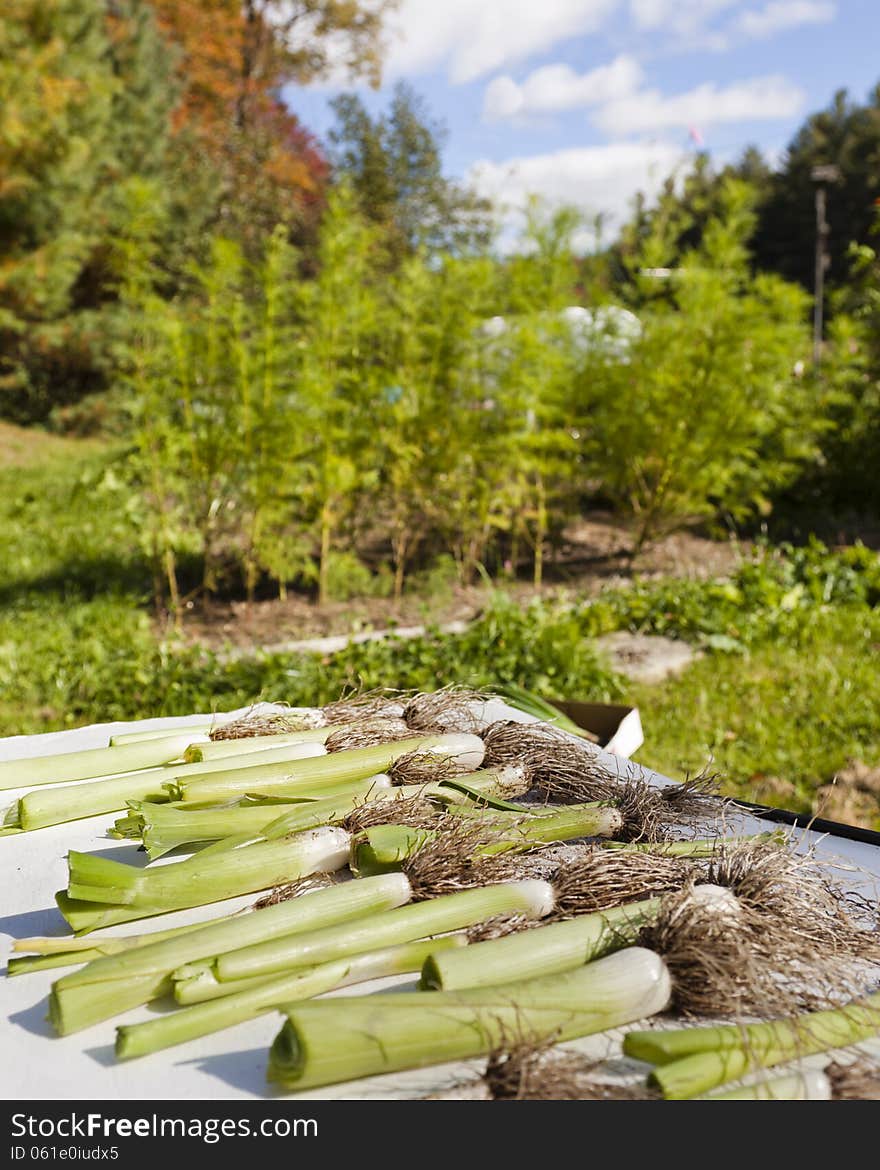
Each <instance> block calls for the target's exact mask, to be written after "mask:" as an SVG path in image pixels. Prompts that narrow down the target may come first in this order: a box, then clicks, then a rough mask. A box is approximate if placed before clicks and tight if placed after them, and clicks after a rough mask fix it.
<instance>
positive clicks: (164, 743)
mask: <svg viewBox="0 0 880 1170" xmlns="http://www.w3.org/2000/svg"><path fill="white" fill-rule="evenodd" d="M197 738H198V737H197V736H196V735H193V734H192V732H187V733H185V734H181V735H177V736H172V737H171V738H167V737H166V738H163V739H158V740H154V741H151V740H147V741H144V742H141V743H133V744H128V745H127V746H125V747H116V748H109V747H103V748H90V749H89V750H87V751H82V752H64V753H62V754H61V755H55V756H33V757H31V758H29V759H23V760H22V759H19V760H0V789H7V788H29V787H33V786H34V785H37V784H63V783H65V781H71V780H91V779H94V778H96V777H99V776H119V775H122V774H124V773H126V772H136V771H138V772H139V771H143V770H145V769H146V768H156V767H160V766H161V765H162V764H168V763H170V762H171V761H172V760H177V759H180V757H181V756H182V755H183V753H184V752H185V751H186V749H187V748H188V747H189V746H190V744H192V743H194V742H195V741H196V739H197ZM204 738H205V739H207V736H205V737H204Z"/></svg>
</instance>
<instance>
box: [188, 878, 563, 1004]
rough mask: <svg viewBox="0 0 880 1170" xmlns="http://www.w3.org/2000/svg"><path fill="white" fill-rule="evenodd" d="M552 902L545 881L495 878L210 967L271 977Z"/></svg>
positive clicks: (538, 911) (225, 976) (230, 975)
mask: <svg viewBox="0 0 880 1170" xmlns="http://www.w3.org/2000/svg"><path fill="white" fill-rule="evenodd" d="M385 876H387V877H392V876H394V875H392V874H387V875H385ZM361 880H363V881H375V880H376V879H375V878H363V879H361ZM552 906H553V890H552V888H551V887H550V886H549V885H548V884H547V883H546V882H541V881H535V880H525V881H518V882H499V883H496V884H493V885H489V886H483V887H482V888H480V889H475V890H463V891H461V892H460V893H456V894H446V895H444V896H443V897H440V898H432V899H431V900H430V901H427V902H419V903H416V904H413V905H409V906H401V907H399V908H398V909H396V910H389V911H387V913H385V914H381V915H376V916H374V917H373V918H371V919H370V920H369V921H360V922H350V923H345V924H343V925H342V926H329V927H326V928H325V929H323V930H318V931H314V932H313V933H312V934H309V935H302V936H301V937H300V938H297V939H293V938H289V939H275V940H270V941H268V942H265V943H258V944H257V945H256V946H251V947H246V948H242V949H239V950H235V951H228V952H227V953H226V954H218V956H217V958H216V959H215V960H214V962H213V963H212V964H210V966H211V969H212V970H213V972H214V975H215V976H216V978H217V979H218V980H219V981H220V982H231V981H233V980H236V979H246V978H250V977H252V976H254V975H267V976H268V975H274V974H277V973H279V972H281V971H289V970H291V969H293V968H296V967H307V966H312V965H314V964H316V963H325V962H330V961H331V960H333V959H344V958H348V957H349V956H350V955H357V954H363V953H364V952H365V951H371V950H375V949H376V948H377V947H389V946H397V945H398V944H400V943H405V942H412V941H414V940H415V939H419V938H427V937H428V936H429V935H434V934H445V933H447V932H449V931H454V930H464V929H466V928H467V927H469V926H475V925H476V924H477V923H478V922H485V921H487V920H488V919H490V918H496V917H498V916H499V915H501V914H522V915H525V916H527V917H530V918H543V917H544V916H545V915H546V914H548V913H549V912H550V910H551V909H552ZM198 971H199V967H198V966H197V965H196V966H192V967H190V966H186V967H182V968H178V969H177V970H176V971H175V972H174V977H175V979H181V978H191V977H192V976H194V975H196V974H198Z"/></svg>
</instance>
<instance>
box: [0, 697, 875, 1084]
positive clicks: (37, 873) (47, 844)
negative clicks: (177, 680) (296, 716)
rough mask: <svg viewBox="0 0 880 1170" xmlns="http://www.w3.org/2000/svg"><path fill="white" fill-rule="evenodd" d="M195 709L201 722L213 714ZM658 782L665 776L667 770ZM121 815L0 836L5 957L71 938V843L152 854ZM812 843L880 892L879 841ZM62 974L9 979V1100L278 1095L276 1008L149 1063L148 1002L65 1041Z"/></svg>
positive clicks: (600, 1045) (95, 736) (4, 1066)
mask: <svg viewBox="0 0 880 1170" xmlns="http://www.w3.org/2000/svg"><path fill="white" fill-rule="evenodd" d="M486 716H487V718H488V719H497V718H510V719H518V720H520V721H523V722H526V721H528V717H527V716H525V715H523V714H521V713H520V712H518V711H514V710H513V709H511V708H509V707H506V706H505V705H503V704H501V703H500V702H499V703H497V704H496V703H494V702H493V703H492V704H489V705H488V706H487V710H486ZM204 718H205V717H204V716H198V715H194V716H192V722H193V723H195V722H198V721H199V720H200V719H202V720H203V719H204ZM171 722H175V723H180V722H182V720H180V719H176V720H169V719H152V720H149V721H146V722H142V723H141V724H139V725H138V726H140V727H141V728H143V729H144V730H146V729H148V728H152V727H156V728H161V727H163V726H165V725H166V724H168V723H171ZM135 726H136V725H135V724H132V723H103V724H95V725H93V726H91V727H81V728H77V729H76V730H74V731H63V732H53V733H50V734H47V735H35V736H16V737H12V738H9V739H0V759H13V758H15V757H23V756H39V755H48V754H52V753H55V752H61V751H77V750H81V749H86V748H91V747H100V746H103V745H106V743H107V740H108V737H109V736H110V735H114V734H117V733H119V732H124V731H130V730H132V729H133V728H134V727H135ZM605 758H606V760H607V762H608V763H609V765H610V766H611V767H613V768H626V767H627V766H628V765H627V764H626V762H625V761H621V760H619V759H615V757H613V756H606V757H605ZM657 779H658V780H661V779H663V780H664V782H667V781H665V779H664V778H661V777H657ZM18 795H19V792H17V791H11V792H8V793H0V805H4V806H5V804H6V799H5V798H8V800H9V802H11V801H12V800H14V799H15V798H16V797H17V796H18ZM117 815H118V814H112V815H107V816H104V817H100V818H97V817H96V818H93V819H91V820H86V821H78V822H75V823H73V824H69V825H59V826H56V827H54V828H50V829H43V830H41V831H39V832H36V833H23V834H21V835H20V836H12V837H5V838H4V837H0V954H2V957H3V959H4V960H5V958H6V956H7V954H8V952H9V944H10V940H12V939H14V938H24V937H28V936H32V935H63V934H66V933H68V931H67V928H66V925H65V923H64V921H63V920H62V918H61V915H60V914H59V913H58V911H57V909H56V908H55V903H54V894H55V891H56V890H59V889H62V888H63V887H64V886H65V885H66V883H67V866H66V862H65V856H66V854H67V851H68V850H69V849H77V850H89V851H100V852H102V853H106V854H107V855H112V856H113V857H114V858H117V859H118V860H120V861H126V862H130V863H134V864H145V862H146V858H145V855H144V854H143V853H139V852H138V851H137V849H136V847H135V846H134V845H133V844H132V843H130V842H123V841H113V840H111V839H110V838H107V837H105V836H104V833H105V832H106V830H107V828H109V827H110V826H111V825H112V823H113V821H114V820H115V819H116V816H117ZM767 828H768V825H767V823H766V822H759V821H757V820H755V818H753V817H750V816H747V815H744V816H743V817H742V820H741V822H738V823H736V824H733V823H731V825H730V831H731V832H743V831H745V832H758V831H761V830H762V829H767ZM800 836H801V837H802V839H803V846H804V847H805V848H807V847H810V846H811V845H815V847H816V849H817V851H818V852H819V853H820V854H821V855H822V856H823V857H827V858H828V861H829V864H831V865H833V866H834V867H835V869H836V870H837V871H838V876H841V877H842V878H843V879H844V880H845V881H846V882H847V884H849V885H851V886H852V887H853V888H855V889H858V890H860V891H861V892H862V893H863V894H865V895H867V896H870V897H873V898H875V899H876V897H877V893H878V888H880V849H878V848H877V847H875V846H872V845H870V844H867V843H864V842H859V841H851V840H844V839H842V838H839V837H824V838H822V837H819V836H818V835H817V834H814V833H808V832H803V833H801V834H800ZM253 900H254V897H253V895H250V896H248V897H244V898H238V899H235V900H233V901H228V902H223V903H217V904H216V905H215V906H212V907H210V908H209V909H200V910H192V911H182V912H180V913H178V914H167V915H164V916H163V917H162V918H160V919H157V920H154V921H152V922H149V921H148V922H147V923H145V924H143V925H142V924H140V923H135V924H134V926H131V925H129V926H127V927H120V928H118V929H117V933H121V934H126V933H131V932H132V930H137V931H141V932H143V931H147V930H149V929H165V928H166V927H169V926H175V925H178V924H182V923H186V922H194V921H199V920H207V919H209V918H211V917H216V916H218V915H220V914H222V913H227V912H229V911H230V910H234V909H237V908H238V907H240V906H246V905H249V904H250V903H251V902H253ZM62 973H63V970H62V971H41V972H37V973H35V974H33V975H23V976H20V977H16V978H14V979H9V980H4V981H3V983H2V1006H0V1036H2V1047H0V1051H2V1054H3V1060H2V1062H0V1099H4V1100H11V1099H13V1100H14V1099H19V1100H82V1099H94V1100H95V1101H113V1100H167V1099H169V1098H175V1099H177V1100H181V1101H185V1100H241V1099H245V1100H246V1099H253V1098H267V1097H273V1096H276V1094H275V1092H274V1090H273V1089H272V1088H271V1087H269V1086H267V1084H266V1081H265V1075H266V1054H267V1050H268V1047H269V1045H270V1043H271V1041H272V1040H273V1039H274V1037H275V1034H276V1033H277V1031H278V1028H279V1024H280V1020H281V1017H280V1016H279V1015H278V1014H277V1013H273V1014H270V1015H267V1016H263V1017H261V1018H260V1019H257V1020H253V1021H251V1022H250V1023H245V1024H240V1025H238V1026H237V1027H234V1028H229V1029H227V1030H226V1031H224V1032H219V1033H217V1034H216V1035H213V1036H206V1037H204V1038H202V1039H200V1040H197V1041H194V1042H193V1043H190V1044H186V1045H183V1046H181V1047H179V1048H173V1049H169V1050H167V1051H164V1052H159V1053H155V1054H154V1055H152V1056H148V1057H144V1058H142V1059H140V1060H133V1061H130V1062H126V1063H124V1064H117V1063H116V1061H115V1059H114V1057H113V1041H114V1038H115V1025H116V1024H117V1023H133V1022H136V1021H138V1020H143V1019H149V1018H150V1016H151V1015H152V1014H153V1011H154V1010H155V1009H151V1008H150V1007H142V1008H138V1009H136V1010H134V1011H130V1012H127V1013H126V1014H125V1015H123V1016H120V1017H118V1018H117V1019H114V1020H108V1021H105V1022H103V1023H101V1024H98V1025H96V1026H95V1027H93V1028H88V1029H86V1030H84V1031H82V1032H79V1033H77V1034H76V1035H73V1036H67V1037H64V1038H58V1037H56V1036H54V1035H53V1033H52V1031H51V1029H50V1028H49V1025H48V1023H47V1022H46V1021H45V1014H46V996H47V994H48V991H49V987H50V985H51V983H52V981H53V979H55V978H57V977H58V975H60V974H62ZM399 985H410V986H412V985H413V980H412V978H411V977H404V978H396V979H388V980H384V981H382V982H381V983H373V984H365V985H361V986H360V987H353V988H348V989H346V990H344V991H341V992H338V993H336V994H341V995H344V994H362V993H363V992H364V991H365V990H378V989H379V988H380V987H382V986H399ZM578 1047H580V1048H584V1049H585V1050H587V1051H590V1052H591V1053H593V1054H595V1055H604V1054H605V1053H606V1052H607V1051H608V1050H609V1039H608V1037H607V1036H606V1037H597V1038H592V1039H589V1040H586V1041H579V1042H578ZM478 1069H479V1062H476V1063H473V1062H472V1064H471V1065H470V1066H450V1065H445V1066H439V1067H435V1068H431V1069H426V1070H423V1071H420V1072H410V1073H404V1074H394V1075H389V1076H383V1077H374V1078H372V1079H371V1080H368V1081H357V1082H353V1083H351V1084H347V1085H336V1086H333V1087H331V1088H328V1089H325V1090H319V1091H316V1092H313V1093H304V1094H299V1095H298V1098H299V1099H321V1098H336V1099H338V1098H386V1099H387V1098H413V1097H422V1096H425V1095H427V1094H431V1093H436V1092H439V1091H443V1090H444V1089H445V1088H447V1087H448V1086H449V1085H450V1084H452V1083H454V1082H456V1081H457V1080H459V1079H461V1077H462V1076H464V1077H467V1076H468V1075H470V1076H473V1075H476V1071H477V1070H478Z"/></svg>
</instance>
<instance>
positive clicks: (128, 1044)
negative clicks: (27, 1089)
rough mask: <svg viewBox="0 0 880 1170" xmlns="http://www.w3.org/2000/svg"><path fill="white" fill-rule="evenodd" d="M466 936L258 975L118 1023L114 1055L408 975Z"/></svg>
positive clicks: (136, 1053) (167, 1044) (163, 1044)
mask: <svg viewBox="0 0 880 1170" xmlns="http://www.w3.org/2000/svg"><path fill="white" fill-rule="evenodd" d="M466 941H467V940H466V939H465V938H464V937H463V936H461V935H450V936H448V937H446V938H443V939H434V940H433V941H428V942H415V943H407V944H405V945H404V946H400V947H391V948H388V949H386V950H380V951H372V952H368V953H367V954H364V955H358V956H356V957H355V958H352V959H340V960H337V961H336V962H334V963H323V964H321V966H319V967H312V968H311V969H310V970H308V971H302V972H298V973H294V974H291V975H280V976H276V977H275V978H273V979H262V980H259V981H258V983H257V984H256V985H254V986H251V987H249V988H247V989H244V988H242V989H241V990H240V991H236V992H234V993H233V994H229V995H226V996H225V997H224V998H223V999H220V1000H216V999H215V1000H212V1001H210V1002H206V1003H199V1004H196V1005H195V1006H193V1007H189V1008H185V1009H184V1010H183V1011H180V1012H169V1013H168V1014H167V1015H164V1016H160V1017H159V1018H158V1019H156V1020H148V1021H147V1022H146V1023H143V1024H129V1025H123V1026H121V1027H119V1028H117V1029H116V1056H117V1058H118V1059H119V1060H128V1059H130V1058H131V1057H134V1056H146V1055H147V1054H148V1053H150V1052H158V1051H159V1050H160V1049H162V1048H170V1047H172V1046H173V1045H175V1044H183V1043H185V1042H186V1041H187V1040H195V1039H197V1038H198V1037H199V1036H207V1035H210V1034H211V1033H212V1032H219V1031H221V1030H222V1029H224V1028H231V1027H233V1025H235V1024H241V1023H244V1021H245V1020H253V1019H255V1018H256V1017H257V1016H261V1015H265V1014H266V1013H267V1012H270V1011H271V1010H272V1009H273V1008H275V1007H278V1006H279V1005H280V1004H286V1003H294V1002H296V1001H297V1000H303V999H311V998H312V997H313V996H315V995H322V994H324V993H325V992H328V991H333V990H334V989H335V988H337V987H350V986H352V985H353V984H356V983H366V982H367V981H368V980H370V979H382V978H386V977H387V976H389V975H407V974H410V973H411V972H414V971H418V970H419V968H420V967H421V965H422V963H423V962H424V960H425V956H426V955H427V953H428V950H429V949H430V948H432V947H433V948H439V949H451V948H455V947H462V946H465V945H466Z"/></svg>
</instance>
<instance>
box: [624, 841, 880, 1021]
mask: <svg viewBox="0 0 880 1170" xmlns="http://www.w3.org/2000/svg"><path fill="white" fill-rule="evenodd" d="M700 881H701V882H707V883H711V884H712V885H715V886H721V887H724V888H726V889H727V890H729V891H730V893H731V894H732V895H733V899H735V900H732V901H731V903H730V904H729V905H727V904H719V903H718V902H705V901H702V900H700V899H699V898H695V897H694V888H693V887H694V884H695V883H694V882H689V883H688V885H687V886H685V887H684V888H683V889H682V890H680V891H679V892H677V893H672V894H670V895H668V896H667V897H666V898H665V899H664V902H663V905H662V907H661V910H660V913H659V915H658V916H657V918H656V920H655V921H654V922H653V923H651V924H649V925H648V926H646V927H645V929H644V930H643V932H642V935H641V937H640V940H639V941H640V944H641V945H643V946H647V947H650V948H652V949H653V950H657V951H659V952H660V953H661V954H662V955H663V956H664V959H665V960H666V964H667V966H668V967H669V970H670V973H671V975H672V981H673V988H674V992H673V1003H674V1005H675V1006H676V1007H677V1008H678V1010H679V1011H681V1012H683V1013H684V1014H685V1015H709V1016H711V1015H733V1016H737V1015H740V1014H753V1015H759V1016H775V1015H787V1014H791V1013H795V1012H799V1011H803V1010H811V1009H816V1008H821V1007H828V1006H830V1005H832V1004H836V1003H840V1002H841V1001H843V1000H846V999H850V998H853V997H855V996H857V995H859V994H864V991H865V988H866V984H867V983H869V982H870V981H871V980H872V979H876V975H877V971H876V968H875V967H873V966H872V965H873V964H875V963H877V962H878V961H880V935H878V934H877V932H876V931H871V930H867V929H864V928H863V926H862V925H860V924H859V922H858V920H857V919H856V917H855V915H854V913H853V907H852V904H851V902H850V901H849V899H848V897H847V895H846V894H845V893H844V892H842V891H841V890H840V889H839V888H838V887H837V886H836V885H835V883H834V882H833V881H832V880H831V879H830V878H829V877H828V875H827V873H823V872H822V868H821V867H820V865H819V864H818V863H817V862H816V860H815V858H814V857H813V856H812V855H811V854H795V853H792V852H790V851H788V850H785V849H780V848H778V846H775V845H773V844H769V843H767V842H742V843H737V844H733V845H730V846H727V845H725V843H724V842H719V845H718V847H717V850H716V853H715V855H714V857H713V858H711V859H710V860H709V861H708V863H706V866H705V873H704V876H703V877H702V878H701V879H700Z"/></svg>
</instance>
